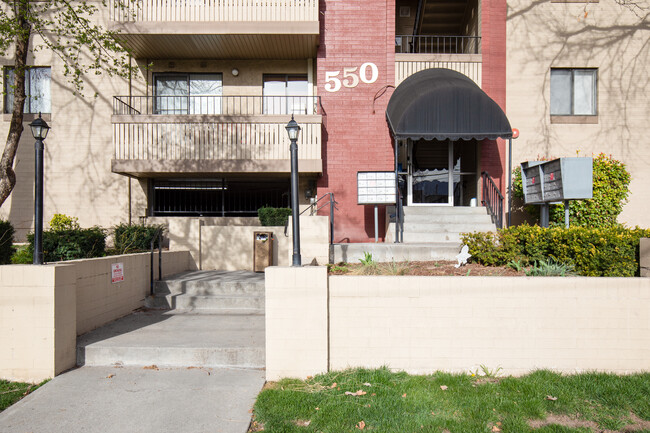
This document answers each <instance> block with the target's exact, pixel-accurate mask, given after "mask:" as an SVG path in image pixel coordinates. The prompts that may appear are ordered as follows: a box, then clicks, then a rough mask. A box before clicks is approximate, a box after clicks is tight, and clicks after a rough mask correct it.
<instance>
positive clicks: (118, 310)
mask: <svg viewBox="0 0 650 433" xmlns="http://www.w3.org/2000/svg"><path fill="white" fill-rule="evenodd" d="M162 262H163V265H162V268H163V277H164V276H167V275H171V274H175V273H178V272H182V271H185V270H188V269H190V268H191V266H192V261H191V256H190V254H189V252H187V251H172V252H163V256H162ZM114 263H122V264H123V273H124V281H122V282H116V283H112V279H111V277H112V274H111V265H112V264H114ZM154 275H155V277H156V278H157V276H158V257H157V254H156V256H155V260H154ZM149 279H150V255H149V254H148V253H143V254H129V255H122V256H111V257H102V258H95V259H85V260H74V261H70V262H60V263H53V264H47V265H42V266H36V265H5V266H0V378H2V379H8V380H20V381H27V382H39V381H41V380H43V379H46V378H49V377H54V376H55V375H57V374H59V373H61V372H62V371H65V370H67V369H69V368H72V367H74V366H75V363H76V344H77V335H80V334H83V333H85V332H88V331H90V330H92V329H95V328H97V327H99V326H102V325H104V324H106V323H108V322H111V321H113V320H115V319H117V318H119V317H122V316H124V315H127V314H129V313H130V312H131V311H133V310H134V309H136V308H139V307H142V306H143V305H144V298H145V296H146V295H147V293H148V290H149Z"/></svg>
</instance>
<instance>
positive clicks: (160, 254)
mask: <svg viewBox="0 0 650 433" xmlns="http://www.w3.org/2000/svg"><path fill="white" fill-rule="evenodd" d="M162 234H163V228H162V227H161V228H159V229H158V230H157V231H156V234H155V235H154V236H153V237H152V238H151V263H150V268H151V274H150V277H151V278H150V280H149V282H150V287H149V293H150V294H151V296H153V295H154V290H153V288H154V279H153V247H154V245H155V241H156V239H158V281H160V280H162Z"/></svg>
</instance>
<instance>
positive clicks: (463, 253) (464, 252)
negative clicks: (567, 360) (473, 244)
mask: <svg viewBox="0 0 650 433" xmlns="http://www.w3.org/2000/svg"><path fill="white" fill-rule="evenodd" d="M470 257H472V255H471V254H470V253H469V247H468V246H467V245H463V248H461V249H460V254H458V255H457V256H456V259H458V264H457V265H454V266H456V267H457V268H460V267H461V266H463V265H466V264H467V259H469V258H470Z"/></svg>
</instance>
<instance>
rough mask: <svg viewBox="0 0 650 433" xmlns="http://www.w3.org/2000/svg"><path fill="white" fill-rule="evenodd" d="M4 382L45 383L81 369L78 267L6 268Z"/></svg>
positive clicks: (2, 278)
mask: <svg viewBox="0 0 650 433" xmlns="http://www.w3.org/2000/svg"><path fill="white" fill-rule="evenodd" d="M0 283H1V284H0V378H2V379H7V380H17V381H25V382H40V381H41V380H43V379H46V378H48V377H54V376H55V375H56V374H58V373H60V372H62V371H65V370H67V369H69V368H72V367H74V365H75V359H76V358H75V350H76V338H77V329H76V320H75V317H76V315H75V303H76V301H75V300H76V276H75V270H74V267H73V266H65V265H59V266H31V265H11V266H9V265H7V266H0Z"/></svg>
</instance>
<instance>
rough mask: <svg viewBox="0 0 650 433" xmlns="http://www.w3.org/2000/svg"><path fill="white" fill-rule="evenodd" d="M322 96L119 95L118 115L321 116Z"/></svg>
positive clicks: (115, 102)
mask: <svg viewBox="0 0 650 433" xmlns="http://www.w3.org/2000/svg"><path fill="white" fill-rule="evenodd" d="M320 111H321V105H320V97H319V96H190V95H187V96H185V95H184V96H115V97H114V98H113V114H117V115H148V114H151V115H178V114H199V115H210V114H212V115H225V116H256V115H266V114H268V115H282V114H296V115H298V114H320Z"/></svg>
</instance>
